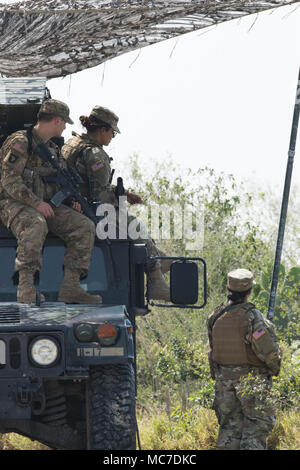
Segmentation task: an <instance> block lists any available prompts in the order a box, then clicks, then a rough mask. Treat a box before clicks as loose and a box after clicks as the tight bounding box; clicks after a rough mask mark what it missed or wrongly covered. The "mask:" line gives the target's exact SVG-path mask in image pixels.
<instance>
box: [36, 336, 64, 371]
mask: <svg viewBox="0 0 300 470" xmlns="http://www.w3.org/2000/svg"><path fill="white" fill-rule="evenodd" d="M58 354H59V349H58V344H57V342H56V341H55V340H54V339H50V338H39V339H37V340H34V341H33V342H32V343H31V345H30V356H31V359H32V360H33V361H34V362H35V363H36V364H37V365H39V366H50V365H52V364H54V363H55V362H56V360H57V358H58Z"/></svg>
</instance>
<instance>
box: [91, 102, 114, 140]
mask: <svg viewBox="0 0 300 470" xmlns="http://www.w3.org/2000/svg"><path fill="white" fill-rule="evenodd" d="M90 115H91V116H94V117H95V118H96V119H100V121H103V122H105V123H106V124H109V125H110V126H111V127H112V128H113V130H114V131H116V132H118V133H119V134H120V129H119V128H118V125H117V124H118V121H119V118H118V116H117V115H116V114H115V113H113V112H112V111H111V110H110V109H108V108H104V107H103V106H94V108H93V109H92V111H91V114H90Z"/></svg>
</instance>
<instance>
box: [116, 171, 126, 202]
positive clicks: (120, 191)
mask: <svg viewBox="0 0 300 470" xmlns="http://www.w3.org/2000/svg"><path fill="white" fill-rule="evenodd" d="M124 194H125V188H124V186H123V178H121V176H119V177H118V178H117V186H116V187H115V195H116V197H117V198H119V197H120V196H123V195H124Z"/></svg>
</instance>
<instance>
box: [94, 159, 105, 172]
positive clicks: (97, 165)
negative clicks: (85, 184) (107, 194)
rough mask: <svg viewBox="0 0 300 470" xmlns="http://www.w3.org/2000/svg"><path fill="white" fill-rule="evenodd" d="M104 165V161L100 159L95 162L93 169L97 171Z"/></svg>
mask: <svg viewBox="0 0 300 470" xmlns="http://www.w3.org/2000/svg"><path fill="white" fill-rule="evenodd" d="M103 167H104V163H103V162H102V161H101V160H100V161H99V162H96V163H94V165H92V170H93V171H97V170H100V168H103Z"/></svg>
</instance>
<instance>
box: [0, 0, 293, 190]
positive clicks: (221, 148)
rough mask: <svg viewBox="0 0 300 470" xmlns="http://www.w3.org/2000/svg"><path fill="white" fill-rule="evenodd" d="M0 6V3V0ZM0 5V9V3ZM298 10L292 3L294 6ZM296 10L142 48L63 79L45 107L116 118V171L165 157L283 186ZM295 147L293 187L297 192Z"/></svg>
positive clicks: (52, 83) (283, 10)
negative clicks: (53, 103)
mask: <svg viewBox="0 0 300 470" xmlns="http://www.w3.org/2000/svg"><path fill="white" fill-rule="evenodd" d="M0 2H1V0H0ZM1 3H3V1H2V2H1ZM298 6H299V7H300V3H299V5H298ZM296 7H297V5H296V6H295V5H291V6H288V7H282V8H278V9H275V10H272V11H267V12H263V13H260V14H259V15H252V16H248V17H244V18H242V19H239V20H234V21H230V22H227V23H223V24H220V25H218V26H217V27H210V28H207V29H202V30H199V31H196V32H193V33H189V34H186V35H183V36H180V37H179V38H177V39H172V40H168V41H164V42H162V43H159V44H155V45H152V46H149V47H147V48H143V49H141V50H137V51H134V52H131V53H127V54H124V55H122V56H120V57H118V58H115V59H113V60H110V61H108V62H107V63H106V64H102V65H100V66H97V67H94V68H92V69H88V70H85V71H83V72H79V73H77V74H74V75H71V76H68V77H65V78H63V79H61V78H59V79H52V80H49V81H48V87H49V88H50V91H51V94H52V97H53V98H57V99H61V100H63V101H65V102H67V103H68V104H69V106H70V108H71V116H72V118H73V120H74V122H75V125H74V126H73V127H71V126H68V128H67V131H66V132H65V137H69V136H70V133H71V130H72V129H74V130H76V131H77V132H78V131H79V132H81V131H83V129H82V128H81V125H80V123H79V120H78V118H79V116H80V115H81V114H89V112H90V111H91V109H92V107H93V106H94V105H96V104H98V105H103V106H106V107H108V108H111V109H112V110H113V111H114V112H115V113H116V114H118V116H119V118H120V120H119V127H120V130H121V134H120V135H118V136H117V137H116V138H115V139H114V140H113V141H112V143H111V144H110V146H109V147H108V149H107V150H108V153H109V154H110V155H111V156H112V157H114V159H115V160H114V167H117V162H122V163H124V162H125V161H126V159H127V158H128V155H130V154H132V153H133V152H137V153H139V154H140V156H141V159H142V161H143V164H145V165H148V164H151V163H152V162H153V160H164V159H166V157H167V156H168V155H169V154H170V155H172V157H173V159H174V161H176V162H178V163H179V164H180V165H182V166H184V167H189V168H194V169H197V168H199V167H203V166H209V167H211V168H214V169H216V170H217V171H225V172H229V173H233V174H234V176H236V177H237V178H242V179H248V178H250V179H252V180H253V179H257V180H259V181H260V182H261V183H262V184H266V185H270V184H271V185H272V184H279V186H278V191H279V192H280V191H281V187H282V186H283V181H284V175H285V170H286V162H287V152H288V146H289V139H290V131H291V124H292V116H293V109H294V103H295V95H296V85H297V77H298V69H299V65H300V54H299V42H300V41H299V40H300V28H299V23H300V8H296ZM299 160H300V142H298V144H297V152H296V156H295V162H294V170H293V179H292V185H295V184H298V183H299V182H300V171H299V169H300V163H299Z"/></svg>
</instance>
